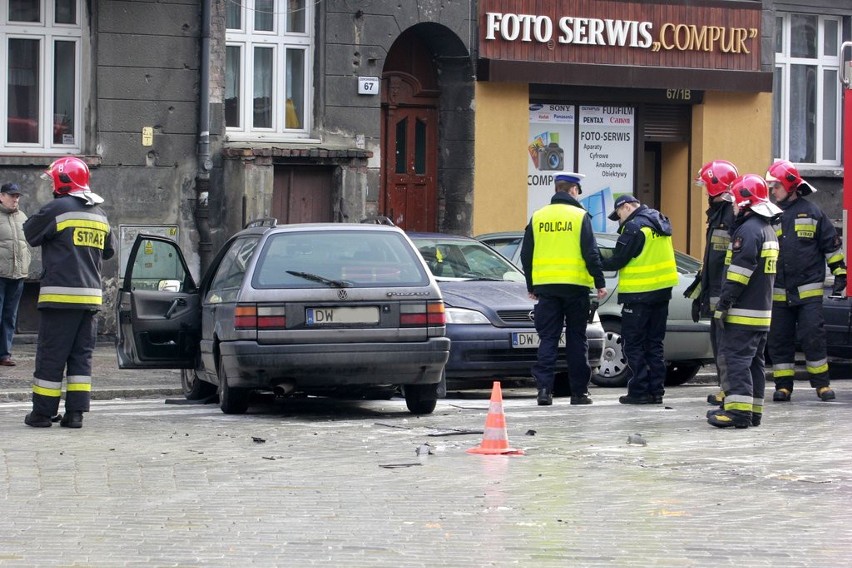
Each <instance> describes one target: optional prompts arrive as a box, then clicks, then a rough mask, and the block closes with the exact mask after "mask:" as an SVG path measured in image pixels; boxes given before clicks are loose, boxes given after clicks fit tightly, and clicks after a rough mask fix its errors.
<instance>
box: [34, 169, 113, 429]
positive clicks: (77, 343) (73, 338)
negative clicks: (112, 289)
mask: <svg viewBox="0 0 852 568" xmlns="http://www.w3.org/2000/svg"><path fill="white" fill-rule="evenodd" d="M45 177H46V178H47V179H50V180H51V182H52V184H53V196H54V199H53V201H51V202H50V203H48V204H47V205H45V206H44V207H42V208H41V210H40V211H39V212H38V213H36V214H35V215H33V216H32V217H30V218H29V219H28V220H27V221H26V223H24V235H25V236H26V238H27V242H29V244H30V245H32V246H34V247H39V246H40V247H41V254H42V267H43V273H42V277H41V282H40V288H39V295H38V309H39V311H40V317H39V328H38V348H37V349H36V360H35V372H34V373H33V377H34V381H33V410H32V412H30V413H29V414H27V416H26V418H25V419H24V422H25V423H26V424H27V425H28V426H32V427H34V428H47V427H49V426H50V425H51V422H52V421H51V417H53V416H54V415H56V413H57V411H58V410H59V399H60V396H61V394H62V378H63V375H64V376H65V377H66V380H67V383H68V384H67V387H66V388H67V392H66V395H65V416H63V417H62V420H61V421H60V423H59V425H60V426H64V427H66V428H82V427H83V413H84V412H88V411H89V402H90V398H91V389H92V351H93V350H94V348H95V339H96V337H97V320H96V319H95V316H96V315H97V312H98V310H99V309H100V307H101V298H102V294H103V291H102V284H101V261H102V260H103V259H108V258H111V257H112V256H113V254H114V252H115V246H114V239H113V235H112V231H111V230H110V226H109V221H108V220H107V217H106V214H105V213H104V212H103V210H102V209H101V208H100V207H98V204H99V203H103V199H102V198H101V197H100V196H99V195H97V194H95V193H92V191H91V190H90V189H89V167H88V166H87V165H86V163H85V162H84V161H83V160H81V159H80V158H76V157H72V156H69V157H64V158H59V159H58V160H56V161H54V162H53V163H52V164H51V165H50V167H49V168H48V169H47V171H46V172H45ZM66 371H67V375H66Z"/></svg>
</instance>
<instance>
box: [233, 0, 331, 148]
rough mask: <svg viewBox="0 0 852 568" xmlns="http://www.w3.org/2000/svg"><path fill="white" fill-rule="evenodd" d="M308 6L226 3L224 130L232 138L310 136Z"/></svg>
mask: <svg viewBox="0 0 852 568" xmlns="http://www.w3.org/2000/svg"><path fill="white" fill-rule="evenodd" d="M313 7H314V3H313V2H309V1H308V0H229V2H228V5H227V6H226V14H225V16H226V18H225V22H226V28H227V30H226V41H227V47H226V54H225V126H226V127H227V130H228V135H229V137H230V138H231V139H243V140H251V139H273V138H282V139H286V138H306V137H308V136H309V134H310V120H311V111H312V108H311V104H310V101H311V96H312V93H311V90H310V89H311V84H312V82H311V77H310V73H311V65H310V62H311V60H312V53H313V27H312V23H311V22H312V21H313Z"/></svg>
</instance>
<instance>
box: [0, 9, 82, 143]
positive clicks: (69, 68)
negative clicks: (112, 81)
mask: <svg viewBox="0 0 852 568" xmlns="http://www.w3.org/2000/svg"><path fill="white" fill-rule="evenodd" d="M81 4H82V2H80V0H8V1H7V2H2V3H0V10H2V13H0V41H2V51H3V52H4V54H5V56H0V64H2V66H3V67H4V69H3V70H2V71H3V72H2V73H0V81H2V82H3V85H2V87H0V109H3V112H4V114H5V117H4V120H2V121H0V152H3V153H21V154H25V153H44V152H47V153H50V152H57V153H68V152H74V151H79V150H80V122H81V121H80V120H79V116H80V109H81V102H80V77H81V73H82V71H81V69H80V62H81V61H82V55H81V49H82V47H81V46H82V36H83V25H82V18H83V13H82V8H81Z"/></svg>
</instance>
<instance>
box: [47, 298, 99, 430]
mask: <svg viewBox="0 0 852 568" xmlns="http://www.w3.org/2000/svg"><path fill="white" fill-rule="evenodd" d="M96 316H97V311H94V310H79V309H55V308H46V309H42V310H40V311H39V317H40V321H39V329H38V348H37V351H36V360H35V372H34V373H33V376H34V381H33V412H35V413H37V414H41V415H42V416H55V415H56V414H57V412H58V411H59V399H60V396H61V394H62V377H63V375H64V374H65V372H66V369H67V382H68V384H67V387H66V389H67V392H66V394H65V411H66V412H75V411H79V412H88V411H89V402H90V400H91V391H92V352H93V351H94V349H95V340H96V337H97V319H96Z"/></svg>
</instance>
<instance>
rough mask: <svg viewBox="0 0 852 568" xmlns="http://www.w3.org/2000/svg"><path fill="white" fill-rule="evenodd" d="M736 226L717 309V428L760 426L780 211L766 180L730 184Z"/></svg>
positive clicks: (713, 417)
mask: <svg viewBox="0 0 852 568" xmlns="http://www.w3.org/2000/svg"><path fill="white" fill-rule="evenodd" d="M730 195H731V198H732V200H733V207H734V213H735V214H736V218H735V221H734V230H733V233H732V234H731V248H730V251H729V253H730V254H729V255H728V263H727V266H726V267H725V274H724V280H723V284H722V290H721V293H720V294H719V302H718V303H717V304H716V313H715V314H714V319H715V322H716V323H715V324H716V325H717V326H718V328H719V329H720V330H721V333H720V334H719V355H718V357H717V359H716V365H717V366H718V368H719V373H720V374H721V376H722V385H723V387H724V389H725V392H724V407H723V408H722V409H719V410H711V411H709V412H708V413H707V422H709V423H710V424H711V425H713V426H716V427H717V428H728V427H730V426H733V427H735V428H748V427H749V426H760V422H761V419H762V417H763V396H764V390H765V387H766V370H765V366H764V359H763V352H764V350H765V349H766V335H767V333H768V332H769V320H770V317H771V315H772V285H773V283H774V281H775V271H776V266H777V259H778V239H777V238H776V237H775V231H774V230H773V229H772V226H771V225H770V223H771V219H773V218H774V217H775V216H776V215H778V214H780V213H781V211H780V210H779V209H778V208H777V207H775V206H774V205H772V204H771V203H770V202H769V199H768V197H769V191H768V189H767V187H766V182H765V181H763V178H761V177H760V176H758V175H755V174H746V175H744V176H741V177H738V178H737V179H736V180H734V183H733V184H731V192H730Z"/></svg>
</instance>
